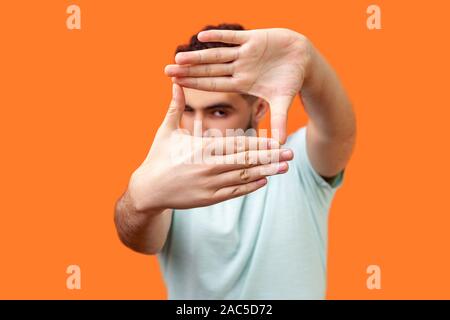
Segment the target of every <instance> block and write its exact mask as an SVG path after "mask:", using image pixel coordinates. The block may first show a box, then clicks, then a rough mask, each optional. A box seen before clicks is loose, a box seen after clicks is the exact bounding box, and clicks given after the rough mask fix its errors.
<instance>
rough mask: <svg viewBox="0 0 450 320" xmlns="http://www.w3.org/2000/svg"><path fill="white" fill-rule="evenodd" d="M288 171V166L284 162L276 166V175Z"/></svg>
mask: <svg viewBox="0 0 450 320" xmlns="http://www.w3.org/2000/svg"><path fill="white" fill-rule="evenodd" d="M287 169H288V164H287V163H286V162H281V163H280V164H279V165H278V173H285V172H286V171H287Z"/></svg>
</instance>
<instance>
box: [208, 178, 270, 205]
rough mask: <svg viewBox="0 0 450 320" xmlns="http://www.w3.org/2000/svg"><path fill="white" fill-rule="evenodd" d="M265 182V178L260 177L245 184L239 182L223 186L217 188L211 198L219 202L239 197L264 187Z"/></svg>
mask: <svg viewBox="0 0 450 320" xmlns="http://www.w3.org/2000/svg"><path fill="white" fill-rule="evenodd" d="M266 184H267V179H266V178H262V179H259V180H256V181H252V182H249V183H246V184H240V185H237V186H229V187H224V188H221V189H219V190H217V191H216V192H215V193H214V195H213V198H214V199H216V201H218V202H221V201H225V200H228V199H233V198H236V197H240V196H243V195H246V194H249V193H251V192H254V191H256V190H258V189H259V188H262V187H264V186H265V185H266Z"/></svg>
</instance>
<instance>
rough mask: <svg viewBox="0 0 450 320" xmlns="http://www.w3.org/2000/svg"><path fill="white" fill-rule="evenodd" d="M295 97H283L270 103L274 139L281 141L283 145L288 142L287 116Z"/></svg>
mask: <svg viewBox="0 0 450 320" xmlns="http://www.w3.org/2000/svg"><path fill="white" fill-rule="evenodd" d="M293 99H294V97H291V96H281V97H277V98H275V99H274V100H272V101H271V102H270V128H271V134H272V138H273V139H276V140H278V141H280V143H281V144H284V143H285V142H286V138H287V133H286V127H287V115H288V110H289V107H290V106H291V103H292V100H293Z"/></svg>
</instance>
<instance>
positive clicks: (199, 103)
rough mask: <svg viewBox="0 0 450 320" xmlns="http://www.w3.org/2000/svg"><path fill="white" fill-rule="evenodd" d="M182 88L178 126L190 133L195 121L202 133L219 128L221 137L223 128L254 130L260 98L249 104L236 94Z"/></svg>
mask: <svg viewBox="0 0 450 320" xmlns="http://www.w3.org/2000/svg"><path fill="white" fill-rule="evenodd" d="M183 90H184V93H185V97H186V108H185V111H184V113H183V117H182V119H181V126H182V127H183V128H184V129H187V130H188V131H189V132H190V133H191V134H193V133H194V121H199V122H197V123H201V125H202V127H201V132H202V134H203V133H204V132H205V131H206V130H208V129H216V130H219V131H220V132H221V134H222V136H225V135H226V129H243V130H244V131H245V130H247V129H249V128H255V129H256V126H257V125H258V119H259V117H258V109H260V108H261V106H259V107H258V105H259V104H260V103H259V100H256V101H255V102H254V103H252V105H250V104H249V103H248V101H247V100H245V99H244V98H243V96H242V95H241V94H239V93H228V92H226V93H225V92H208V91H200V90H195V89H190V88H183ZM264 112H265V111H264ZM197 125H198V124H197ZM197 130H199V129H198V127H197Z"/></svg>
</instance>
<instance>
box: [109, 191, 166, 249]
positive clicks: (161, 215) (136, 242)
mask: <svg viewBox="0 0 450 320" xmlns="http://www.w3.org/2000/svg"><path fill="white" fill-rule="evenodd" d="M171 221H172V209H166V210H153V211H152V210H147V211H145V212H138V211H137V210H136V209H135V205H134V204H133V200H132V199H131V197H130V194H129V192H128V190H127V191H126V192H125V193H124V194H123V195H122V197H121V198H120V199H119V200H118V201H117V203H116V208H115V217H114V222H115V224H116V229H117V233H118V235H119V238H120V240H121V241H122V243H123V244H124V245H126V246H127V247H128V248H130V249H132V250H134V251H136V252H139V253H143V254H157V253H158V252H159V251H161V249H162V247H163V246H164V243H165V241H166V239H167V234H168V233H169V229H170V223H171Z"/></svg>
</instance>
